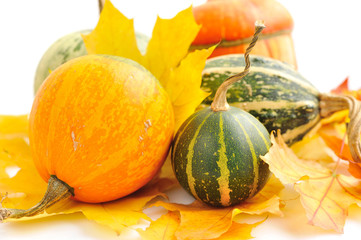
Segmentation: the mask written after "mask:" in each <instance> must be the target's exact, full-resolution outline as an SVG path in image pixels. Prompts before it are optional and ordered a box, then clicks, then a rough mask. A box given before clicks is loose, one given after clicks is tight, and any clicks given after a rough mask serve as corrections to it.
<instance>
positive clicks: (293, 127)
mask: <svg viewBox="0 0 361 240" xmlns="http://www.w3.org/2000/svg"><path fill="white" fill-rule="evenodd" d="M250 62H251V68H250V73H248V75H247V76H245V77H244V78H243V79H242V80H241V81H239V82H236V83H234V84H233V85H232V87H231V88H230V89H229V90H228V92H227V101H228V103H229V105H230V106H234V107H238V108H241V109H243V110H245V111H247V112H249V113H250V114H252V115H253V116H255V117H256V118H257V119H258V120H259V121H260V122H261V123H262V124H263V125H264V126H265V127H266V128H267V130H268V131H269V132H271V131H272V130H277V129H280V130H281V134H282V136H283V138H284V139H285V141H286V142H287V143H288V144H292V143H294V142H296V141H298V140H300V139H302V137H303V136H304V135H305V134H306V133H307V132H308V131H310V130H311V129H312V128H313V127H314V126H315V125H316V124H317V123H318V122H319V121H320V115H319V92H318V90H317V89H316V88H315V87H314V86H313V85H312V84H311V83H310V82H308V81H307V80H306V79H305V78H304V77H302V76H301V75H300V74H299V73H298V72H297V71H296V70H295V69H294V68H293V67H292V66H291V65H288V64H285V63H282V62H280V61H278V60H274V59H271V58H266V57H260V56H250ZM244 66H245V61H244V55H243V54H231V55H224V56H220V57H216V58H212V59H209V60H207V63H206V66H205V68H204V71H203V76H202V78H203V79H202V89H203V90H205V91H208V92H211V95H210V96H209V97H207V98H206V99H205V100H204V101H203V105H202V106H204V105H205V106H208V105H210V104H211V103H212V101H213V98H214V94H215V92H216V90H217V88H218V87H219V86H220V85H221V83H222V82H223V81H224V80H225V79H226V78H228V77H230V76H233V75H235V74H237V73H239V72H241V71H242V69H243V68H244Z"/></svg>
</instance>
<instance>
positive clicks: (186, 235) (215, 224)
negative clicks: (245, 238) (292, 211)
mask: <svg viewBox="0 0 361 240" xmlns="http://www.w3.org/2000/svg"><path fill="white" fill-rule="evenodd" d="M281 189H283V185H282V184H280V182H279V181H278V180H277V179H275V178H272V179H271V180H270V181H269V182H268V183H267V185H266V186H265V188H264V189H263V190H262V191H261V192H259V193H258V194H257V195H256V196H255V197H253V198H252V199H249V200H247V201H246V202H244V203H242V204H239V205H237V206H234V207H228V208H214V207H210V206H207V205H205V204H203V203H201V202H199V201H195V202H193V203H192V204H189V205H185V204H178V203H167V202H164V201H158V202H156V203H154V204H153V205H152V206H162V207H164V208H166V209H167V210H169V211H173V212H175V211H178V212H179V214H180V225H179V228H178V229H177V231H176V232H175V236H176V237H177V239H215V238H220V237H221V236H222V235H223V234H226V233H227V232H228V231H229V230H231V228H232V227H233V228H232V231H234V232H243V231H244V233H247V232H249V228H251V227H252V226H253V225H247V228H245V229H243V230H242V229H237V230H236V229H235V228H236V227H240V228H244V226H245V225H242V224H235V225H233V224H234V221H233V220H234V217H235V216H237V215H238V214H241V213H247V214H257V215H260V214H264V213H272V214H275V215H279V216H281V215H282V212H281V210H280V199H279V197H278V194H279V192H280V191H281ZM247 229H248V230H247ZM221 239H222V238H221ZM223 239H224V238H223Z"/></svg>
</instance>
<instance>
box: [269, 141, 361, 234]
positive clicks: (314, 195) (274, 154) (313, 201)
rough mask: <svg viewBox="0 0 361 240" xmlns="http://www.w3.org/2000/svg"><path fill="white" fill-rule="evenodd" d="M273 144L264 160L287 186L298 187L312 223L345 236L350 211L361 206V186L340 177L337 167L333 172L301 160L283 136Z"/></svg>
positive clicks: (357, 181) (348, 178) (356, 182)
mask: <svg viewBox="0 0 361 240" xmlns="http://www.w3.org/2000/svg"><path fill="white" fill-rule="evenodd" d="M271 142H272V144H273V145H272V147H271V149H270V151H269V152H268V153H267V154H266V155H265V156H264V157H262V159H263V160H264V161H265V162H267V163H268V164H269V166H270V169H271V171H272V172H273V173H274V174H275V176H276V177H277V178H279V179H280V180H281V182H282V183H283V184H294V187H295V190H296V191H297V192H298V193H299V194H300V197H301V203H302V205H303V207H304V209H305V210H306V215H307V217H308V219H309V223H310V224H313V225H317V226H319V227H322V228H325V229H333V230H335V231H337V232H342V231H343V226H344V224H345V219H346V216H347V209H348V207H349V206H350V205H351V204H354V203H356V204H358V205H359V206H361V195H360V193H361V182H360V181H359V180H357V179H355V178H353V177H350V176H345V175H342V174H341V173H339V172H338V171H337V170H338V169H337V165H336V167H334V168H333V169H331V168H327V167H325V166H323V165H321V164H318V163H316V162H314V161H306V160H302V159H299V158H298V157H297V156H296V155H295V154H294V152H293V151H292V150H291V149H290V148H288V147H287V145H286V144H285V143H284V141H283V139H282V137H281V136H280V135H279V136H278V137H277V139H276V138H275V137H274V136H273V135H272V136H271Z"/></svg>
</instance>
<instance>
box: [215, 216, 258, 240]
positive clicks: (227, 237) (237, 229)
mask: <svg viewBox="0 0 361 240" xmlns="http://www.w3.org/2000/svg"><path fill="white" fill-rule="evenodd" d="M263 222H264V220H263V221H260V222H257V223H253V224H248V223H237V222H233V223H232V226H231V227H230V228H229V229H228V231H227V232H226V233H224V234H222V235H221V236H220V237H219V238H216V240H239V239H251V238H253V237H252V235H251V232H252V229H253V228H255V227H257V226H258V225H259V224H261V223H263Z"/></svg>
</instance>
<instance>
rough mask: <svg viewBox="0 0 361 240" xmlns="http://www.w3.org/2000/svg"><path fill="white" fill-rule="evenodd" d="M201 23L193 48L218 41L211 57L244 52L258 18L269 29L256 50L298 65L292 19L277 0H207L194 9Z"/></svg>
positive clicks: (197, 20)
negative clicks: (292, 33) (292, 34)
mask: <svg viewBox="0 0 361 240" xmlns="http://www.w3.org/2000/svg"><path fill="white" fill-rule="evenodd" d="M193 14H194V17H195V20H196V22H197V23H198V24H200V25H202V27H201V29H200V31H199V33H198V35H197V37H196V38H195V40H194V41H193V43H192V46H191V49H202V48H205V47H209V46H211V45H214V44H219V45H218V46H217V48H216V49H215V50H214V51H213V53H212V55H211V56H210V58H211V57H216V56H220V55H225V54H232V53H244V52H245V50H246V48H247V46H248V44H249V42H250V40H251V38H252V35H253V32H254V23H255V21H256V20H264V21H265V24H266V28H265V29H264V30H263V32H262V37H261V39H260V40H259V41H258V42H257V45H256V46H255V48H254V50H253V53H254V54H256V55H261V56H266V57H271V58H274V59H278V60H281V61H283V62H287V63H289V64H292V65H294V66H296V65H297V64H296V57H295V52H294V45H293V39H292V36H291V32H292V29H293V19H292V17H291V15H290V14H289V12H288V11H287V10H286V9H285V8H284V7H283V6H282V5H281V4H280V3H278V2H277V1H275V0H208V1H207V2H206V3H204V4H202V5H199V6H197V7H194V8H193Z"/></svg>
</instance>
